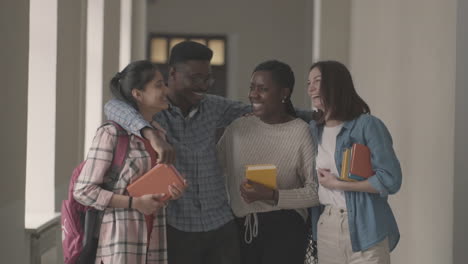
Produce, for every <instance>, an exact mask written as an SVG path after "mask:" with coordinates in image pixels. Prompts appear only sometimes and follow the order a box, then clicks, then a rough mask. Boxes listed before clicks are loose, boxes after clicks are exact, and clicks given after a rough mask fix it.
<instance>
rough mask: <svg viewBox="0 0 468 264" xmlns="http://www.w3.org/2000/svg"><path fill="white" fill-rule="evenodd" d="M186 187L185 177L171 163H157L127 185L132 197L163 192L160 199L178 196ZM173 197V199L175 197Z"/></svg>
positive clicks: (164, 199) (165, 199)
mask: <svg viewBox="0 0 468 264" xmlns="http://www.w3.org/2000/svg"><path fill="white" fill-rule="evenodd" d="M186 187H187V183H186V181H185V179H184V178H183V177H182V175H180V173H179V172H178V171H177V169H176V168H175V167H174V166H172V165H166V164H158V165H156V166H155V167H154V168H152V169H151V170H149V171H148V172H147V173H146V174H145V175H143V176H141V177H140V178H139V179H138V180H136V181H135V182H133V183H132V184H130V185H129V186H128V187H127V191H128V193H129V194H130V196H132V197H140V196H143V195H146V194H163V195H164V196H162V197H161V200H163V201H167V200H169V199H171V198H173V199H174V197H176V198H178V197H180V195H182V192H183V191H184V190H185V188H186ZM176 198H175V199H176Z"/></svg>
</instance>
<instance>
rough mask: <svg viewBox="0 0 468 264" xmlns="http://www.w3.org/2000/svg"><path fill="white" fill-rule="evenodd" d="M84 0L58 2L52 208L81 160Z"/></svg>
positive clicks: (58, 205) (83, 87)
mask: <svg viewBox="0 0 468 264" xmlns="http://www.w3.org/2000/svg"><path fill="white" fill-rule="evenodd" d="M86 7H87V6H86V1H84V0H82V1H76V0H60V1H58V10H59V12H58V17H57V19H58V21H57V24H58V28H57V97H56V100H57V106H56V118H57V120H56V141H55V144H56V145H55V155H56V162H55V191H56V194H55V208H56V210H57V211H60V206H61V203H62V200H64V199H66V197H67V195H68V193H67V191H68V183H69V180H70V176H71V171H72V169H73V168H74V167H75V166H76V165H77V164H78V163H79V162H80V161H81V160H82V157H83V144H84V143H83V140H84V139H83V137H84V107H85V102H84V100H85V81H84V80H85V66H86V63H85V52H86V32H85V30H86Z"/></svg>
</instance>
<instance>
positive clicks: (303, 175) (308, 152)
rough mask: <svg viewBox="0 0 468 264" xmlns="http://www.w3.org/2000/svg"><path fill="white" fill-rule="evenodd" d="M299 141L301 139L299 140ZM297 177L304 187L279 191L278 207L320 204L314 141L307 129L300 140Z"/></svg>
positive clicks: (292, 207) (301, 206)
mask: <svg viewBox="0 0 468 264" xmlns="http://www.w3.org/2000/svg"><path fill="white" fill-rule="evenodd" d="M298 140H299V139H298ZM300 140H301V141H302V142H301V144H300V148H299V151H298V157H297V164H298V165H297V169H296V174H297V175H295V176H296V177H299V179H300V181H301V182H303V183H304V184H303V187H301V188H296V189H289V190H278V194H279V196H278V205H277V206H278V207H279V208H283V209H296V208H307V207H312V206H316V205H318V204H319V199H318V195H317V180H316V178H315V177H316V174H315V166H314V159H315V155H314V151H313V150H314V141H313V139H312V136H311V134H310V132H309V130H308V129H307V128H306V129H305V131H304V133H303V136H302V137H301V139H300Z"/></svg>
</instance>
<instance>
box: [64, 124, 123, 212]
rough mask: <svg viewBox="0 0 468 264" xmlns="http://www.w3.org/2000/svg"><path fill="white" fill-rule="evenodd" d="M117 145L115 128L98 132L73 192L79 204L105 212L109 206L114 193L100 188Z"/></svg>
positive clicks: (105, 128)
mask: <svg viewBox="0 0 468 264" xmlns="http://www.w3.org/2000/svg"><path fill="white" fill-rule="evenodd" d="M116 144H117V129H116V128H115V127H113V126H111V125H108V126H103V127H100V128H99V129H98V130H97V132H96V136H95V137H94V139H93V143H92V145H91V148H90V149H89V152H88V156H87V158H86V162H85V164H84V166H83V168H82V169H81V173H80V175H79V176H78V179H77V181H76V183H75V188H74V190H73V197H74V198H75V200H76V201H78V202H79V203H81V204H83V205H86V206H92V207H94V208H96V209H98V210H104V209H105V208H106V207H107V206H108V205H109V202H110V200H111V198H112V195H113V192H111V191H108V190H104V189H102V188H101V187H100V186H101V185H102V184H103V182H104V177H105V176H106V173H107V171H108V169H109V167H110V166H111V163H112V158H113V150H114V146H115V145H116Z"/></svg>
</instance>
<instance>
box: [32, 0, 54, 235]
mask: <svg viewBox="0 0 468 264" xmlns="http://www.w3.org/2000/svg"><path fill="white" fill-rule="evenodd" d="M29 36H30V37H29V74H28V76H27V77H28V80H29V83H28V132H27V162H26V210H25V211H26V212H25V213H26V215H25V225H26V228H36V227H38V226H40V225H41V224H43V223H44V222H46V221H48V220H50V219H51V218H52V217H53V215H54V213H55V208H54V207H55V204H54V195H55V190H54V178H55V104H56V102H55V98H56V64H57V0H31V1H30V23H29Z"/></svg>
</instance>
